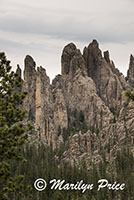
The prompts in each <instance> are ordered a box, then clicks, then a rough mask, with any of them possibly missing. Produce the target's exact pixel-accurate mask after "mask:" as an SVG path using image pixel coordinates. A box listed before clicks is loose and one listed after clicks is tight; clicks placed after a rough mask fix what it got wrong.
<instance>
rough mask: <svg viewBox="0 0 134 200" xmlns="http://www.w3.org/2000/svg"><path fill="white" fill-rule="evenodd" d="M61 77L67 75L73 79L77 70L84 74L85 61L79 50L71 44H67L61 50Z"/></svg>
mask: <svg viewBox="0 0 134 200" xmlns="http://www.w3.org/2000/svg"><path fill="white" fill-rule="evenodd" d="M61 63H62V75H63V76H64V75H69V76H70V77H74V76H75V73H76V72H77V70H79V69H80V70H81V72H82V73H83V74H86V66H85V60H84V58H83V56H82V54H81V52H80V50H79V49H77V48H76V46H75V45H74V44H73V43H70V44H68V45H67V46H65V48H64V49H63V53H62V56H61Z"/></svg>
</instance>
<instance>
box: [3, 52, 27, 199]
mask: <svg viewBox="0 0 134 200" xmlns="http://www.w3.org/2000/svg"><path fill="white" fill-rule="evenodd" d="M11 68H12V67H11V65H10V61H9V60H7V58H6V56H5V53H0V199H1V200H7V199H14V200H16V199H18V198H19V197H20V196H23V193H22V192H21V189H22V188H23V184H22V181H23V176H21V175H18V176H16V177H15V176H14V175H13V173H12V170H11V160H12V159H19V160H21V161H23V160H24V158H23V157H22V155H21V153H20V149H21V146H22V144H23V143H24V142H25V140H26V138H27V134H26V132H28V131H29V130H30V129H31V126H30V125H28V124H26V125H24V122H23V121H24V117H25V113H26V112H25V111H24V110H22V109H21V107H22V106H21V105H22V103H23V100H24V98H25V96H26V93H25V92H20V90H19V88H20V87H21V84H22V80H21V77H19V75H18V74H17V73H15V72H13V71H11ZM17 88H18V89H17ZM19 199H21V198H19Z"/></svg>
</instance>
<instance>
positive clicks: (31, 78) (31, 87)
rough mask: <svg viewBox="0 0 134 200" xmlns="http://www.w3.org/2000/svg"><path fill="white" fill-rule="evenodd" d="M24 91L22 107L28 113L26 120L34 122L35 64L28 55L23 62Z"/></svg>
mask: <svg viewBox="0 0 134 200" xmlns="http://www.w3.org/2000/svg"><path fill="white" fill-rule="evenodd" d="M24 66H25V68H24V90H25V91H27V92H28V95H27V96H26V98H25V102H24V107H25V109H26V110H27V111H28V119H29V120H32V121H34V122H35V112H36V103H35V99H36V70H35V66H36V63H35V61H34V60H33V58H32V57H31V56H29V55H27V56H26V58H25V60H24Z"/></svg>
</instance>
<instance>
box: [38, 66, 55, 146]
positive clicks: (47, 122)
mask: <svg viewBox="0 0 134 200" xmlns="http://www.w3.org/2000/svg"><path fill="white" fill-rule="evenodd" d="M36 77H37V78H36V98H35V100H36V113H35V123H36V124H37V126H38V127H39V128H40V137H41V140H44V141H45V142H46V143H48V144H50V141H52V140H53V139H54V124H53V109H54V108H53V96H52V91H51V85H50V79H49V77H48V76H47V74H46V70H45V69H44V68H42V67H38V68H37V72H36Z"/></svg>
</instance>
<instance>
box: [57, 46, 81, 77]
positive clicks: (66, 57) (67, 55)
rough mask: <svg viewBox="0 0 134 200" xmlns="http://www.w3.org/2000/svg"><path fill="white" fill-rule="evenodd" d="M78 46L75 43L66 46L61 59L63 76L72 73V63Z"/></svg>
mask: <svg viewBox="0 0 134 200" xmlns="http://www.w3.org/2000/svg"><path fill="white" fill-rule="evenodd" d="M76 50H77V49H76V46H75V44H73V43H70V44H68V45H66V46H65V47H64V49H63V53H62V57H61V66H62V68H61V69H62V71H61V74H62V75H67V74H69V71H70V62H71V59H72V58H73V56H74V55H75V53H76Z"/></svg>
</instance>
